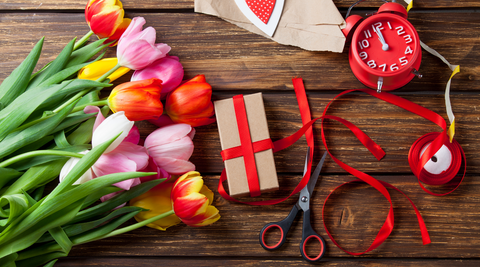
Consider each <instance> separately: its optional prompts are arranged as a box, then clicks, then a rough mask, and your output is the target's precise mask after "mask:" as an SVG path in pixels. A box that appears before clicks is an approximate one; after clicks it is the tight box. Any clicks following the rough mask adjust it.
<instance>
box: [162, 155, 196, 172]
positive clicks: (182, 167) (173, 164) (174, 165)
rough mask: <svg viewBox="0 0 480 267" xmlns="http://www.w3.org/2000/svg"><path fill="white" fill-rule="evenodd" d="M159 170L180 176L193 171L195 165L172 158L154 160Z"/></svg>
mask: <svg viewBox="0 0 480 267" xmlns="http://www.w3.org/2000/svg"><path fill="white" fill-rule="evenodd" d="M154 159H155V161H156V162H157V163H158V166H160V168H162V169H164V170H165V171H167V172H168V173H170V174H176V175H181V174H184V173H186V172H189V171H194V170H195V165H194V164H193V163H191V162H190V161H187V160H182V159H174V158H166V157H164V158H154Z"/></svg>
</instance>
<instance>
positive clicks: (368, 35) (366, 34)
mask: <svg viewBox="0 0 480 267" xmlns="http://www.w3.org/2000/svg"><path fill="white" fill-rule="evenodd" d="M363 33H364V34H365V38H370V37H372V34H371V33H370V30H366V31H363Z"/></svg>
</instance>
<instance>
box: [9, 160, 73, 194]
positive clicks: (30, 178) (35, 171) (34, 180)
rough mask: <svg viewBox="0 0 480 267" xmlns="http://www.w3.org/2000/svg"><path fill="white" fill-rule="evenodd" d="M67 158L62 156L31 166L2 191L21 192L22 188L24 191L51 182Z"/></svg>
mask: <svg viewBox="0 0 480 267" xmlns="http://www.w3.org/2000/svg"><path fill="white" fill-rule="evenodd" d="M67 160H68V159H67V158H64V159H59V160H56V161H52V162H49V163H45V164H41V165H38V166H33V167H31V168H30V169H28V170H27V171H26V172H25V173H24V174H23V175H22V176H21V177H20V178H18V179H17V180H16V181H15V182H14V183H13V184H12V185H11V186H9V187H8V189H7V190H6V191H5V192H4V195H10V194H18V193H21V192H22V188H23V189H24V190H25V191H30V190H32V189H35V188H37V187H41V186H43V185H45V184H47V183H49V182H51V181H52V180H53V179H55V178H57V177H58V174H59V173H60V170H61V169H62V167H63V165H65V162H67Z"/></svg>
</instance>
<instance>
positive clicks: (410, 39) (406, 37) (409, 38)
mask: <svg viewBox="0 0 480 267" xmlns="http://www.w3.org/2000/svg"><path fill="white" fill-rule="evenodd" d="M403 38H404V39H405V43H407V44H409V43H411V42H412V41H413V40H412V37H411V36H410V35H408V34H407V35H404V36H403Z"/></svg>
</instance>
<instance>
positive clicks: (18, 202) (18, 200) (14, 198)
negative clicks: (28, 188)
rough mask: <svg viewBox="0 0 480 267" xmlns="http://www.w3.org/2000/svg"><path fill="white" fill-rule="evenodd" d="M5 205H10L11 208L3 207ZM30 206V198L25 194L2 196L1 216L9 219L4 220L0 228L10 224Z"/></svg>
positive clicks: (0, 201)
mask: <svg viewBox="0 0 480 267" xmlns="http://www.w3.org/2000/svg"><path fill="white" fill-rule="evenodd" d="M4 206H8V207H9V209H8V210H7V209H3V208H2V207H4ZM28 208H30V205H29V203H28V199H27V197H25V195H23V194H15V195H7V196H2V197H1V198H0V217H3V218H7V220H6V221H3V222H2V225H0V226H1V227H0V229H3V228H5V227H6V226H8V225H9V224H10V223H12V222H13V221H14V220H15V219H16V218H18V217H19V216H20V215H22V214H23V213H24V212H25V211H26V210H27V209H28Z"/></svg>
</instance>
